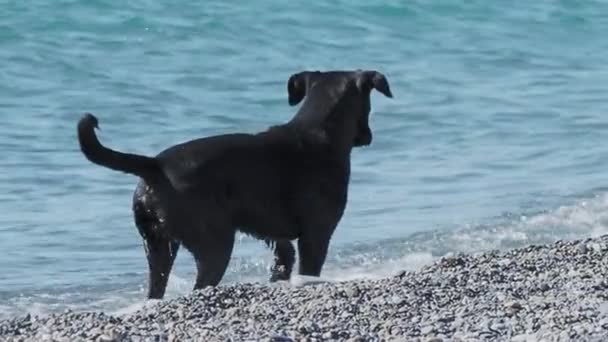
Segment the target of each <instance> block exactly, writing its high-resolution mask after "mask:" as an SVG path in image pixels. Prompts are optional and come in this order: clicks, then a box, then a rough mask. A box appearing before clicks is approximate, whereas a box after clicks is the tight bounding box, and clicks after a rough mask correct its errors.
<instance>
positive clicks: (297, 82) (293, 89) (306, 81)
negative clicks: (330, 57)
mask: <svg viewBox="0 0 608 342" xmlns="http://www.w3.org/2000/svg"><path fill="white" fill-rule="evenodd" d="M312 74H313V72H311V71H302V72H299V73H297V74H293V75H291V76H290V77H289V80H288V81H287V94H288V95H289V105H290V106H295V105H297V104H298V103H300V101H302V99H303V98H304V96H306V90H308V87H309V85H310V79H311V75H312Z"/></svg>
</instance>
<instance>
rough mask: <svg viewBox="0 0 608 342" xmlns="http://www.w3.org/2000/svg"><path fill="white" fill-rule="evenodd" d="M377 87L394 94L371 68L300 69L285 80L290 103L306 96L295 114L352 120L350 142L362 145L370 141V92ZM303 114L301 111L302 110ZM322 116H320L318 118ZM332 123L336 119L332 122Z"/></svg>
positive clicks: (325, 118)
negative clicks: (350, 69)
mask: <svg viewBox="0 0 608 342" xmlns="http://www.w3.org/2000/svg"><path fill="white" fill-rule="evenodd" d="M372 89H376V90H377V91H379V92H380V93H382V94H384V95H385V96H386V97H393V94H392V93H391V90H390V86H389V84H388V81H387V80H386V77H385V76H384V75H383V74H381V73H380V72H378V71H374V70H367V71H363V70H356V71H328V72H320V71H302V72H299V73H296V74H293V75H291V77H289V80H288V82H287V92H288V94H289V104H290V105H291V106H295V105H297V104H298V103H300V102H301V101H302V100H303V99H304V98H305V97H307V102H308V103H306V104H307V105H308V106H307V107H306V109H304V107H305V106H304V105H303V108H302V109H301V110H300V112H299V113H298V115H300V116H302V115H307V116H313V117H317V119H318V120H324V121H325V122H327V121H328V120H334V121H335V120H339V121H344V120H346V121H347V122H352V123H354V124H353V125H347V128H350V129H349V131H351V130H352V134H350V135H351V136H352V139H353V140H352V146H353V147H357V146H365V145H369V144H370V143H371V142H372V131H371V129H370V127H369V113H370V110H371V104H370V94H371V91H372ZM302 111H303V112H304V114H301V112H302ZM319 116H322V118H319ZM334 123H335V122H334Z"/></svg>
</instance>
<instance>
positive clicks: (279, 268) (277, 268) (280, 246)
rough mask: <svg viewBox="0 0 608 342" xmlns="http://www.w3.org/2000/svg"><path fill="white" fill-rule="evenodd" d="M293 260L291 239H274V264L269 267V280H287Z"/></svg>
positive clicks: (294, 256)
mask: <svg viewBox="0 0 608 342" xmlns="http://www.w3.org/2000/svg"><path fill="white" fill-rule="evenodd" d="M295 261H296V250H295V249H294V248H293V245H292V244H291V241H289V240H279V241H276V242H275V246H274V265H273V266H272V268H271V269H270V272H271V275H270V282H276V281H279V280H289V278H290V277H291V271H292V270H293V264H294V263H295Z"/></svg>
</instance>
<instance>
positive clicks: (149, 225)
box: [133, 203, 179, 299]
mask: <svg viewBox="0 0 608 342" xmlns="http://www.w3.org/2000/svg"><path fill="white" fill-rule="evenodd" d="M133 212H134V216H135V225H136V226H137V229H138V230H139V233H140V235H141V237H142V238H143V243H144V249H145V251H146V257H147V259H148V270H149V280H148V298H150V299H162V298H163V296H164V295H165V289H166V287H167V281H168V280H169V273H171V268H172V267H173V262H174V261H175V257H176V256H177V251H178V250H179V242H177V241H175V240H172V239H170V238H169V237H167V236H166V234H165V231H164V229H165V227H164V223H162V222H160V221H159V220H158V219H156V218H155V217H153V216H151V215H150V214H149V213H148V212H146V210H145V209H144V208H143V205H141V204H138V203H135V205H134V207H133Z"/></svg>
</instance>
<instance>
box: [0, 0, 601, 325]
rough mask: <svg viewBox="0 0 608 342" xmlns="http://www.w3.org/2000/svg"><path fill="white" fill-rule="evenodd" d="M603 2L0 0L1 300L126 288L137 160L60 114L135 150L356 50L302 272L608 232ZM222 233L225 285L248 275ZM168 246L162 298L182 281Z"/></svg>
mask: <svg viewBox="0 0 608 342" xmlns="http://www.w3.org/2000/svg"><path fill="white" fill-rule="evenodd" d="M607 32H608V2H606V1H584V2H583V1H579V2H575V1H558V0H538V1H533V2H524V1H516V2H513V1H511V2H508V1H487V0H486V1H482V0H473V1H448V0H437V1H422V0H413V1H397V0H389V1H380V0H365V1H363V0H353V1H328V0H319V1H314V2H312V1H311V2H305V1H299V0H298V1H290V2H279V1H270V0H260V1H251V2H236V1H232V2H231V1H215V0H212V1H204V2H203V1H201V2H190V1H183V0H177V1H173V2H168V1H166V2H160V1H150V0H130V1H124V2H119V1H110V0H90V1H84V0H57V1H50V0H34V1H15V0H0V61H1V63H0V317H7V316H12V315H16V314H24V313H26V312H30V313H36V314H40V313H48V312H55V311H61V310H64V309H66V308H71V309H74V310H102V309H103V310H106V311H109V312H120V311H121V310H129V308H132V307H133V306H137V305H140V304H141V303H142V302H143V300H144V298H145V289H146V282H147V265H146V261H145V256H144V251H143V247H142V243H141V239H140V237H139V235H138V233H137V231H136V229H135V226H134V223H133V218H132V216H131V209H130V205H131V196H132V192H133V189H134V186H135V184H136V182H137V179H136V178H135V177H133V176H129V175H124V174H120V173H116V172H113V171H110V170H108V169H105V168H102V167H99V166H96V165H93V164H91V163H90V162H88V161H87V160H86V159H85V158H84V157H83V155H82V154H81V153H80V151H79V149H78V144H77V141H76V122H77V120H78V119H79V118H80V116H81V114H82V113H83V112H85V111H90V112H92V113H95V114H96V115H97V116H98V117H99V119H100V122H101V131H99V135H100V139H101V140H102V141H103V142H104V143H105V144H107V145H109V146H112V147H114V148H116V149H119V150H122V151H130V152H136V153H143V154H148V155H152V154H156V153H157V152H159V151H160V150H162V149H164V148H165V147H168V146H170V145H172V144H175V143H178V142H182V141H185V140H188V139H192V138H196V137H201V136H205V135H211V134H220V133H228V132H235V131H244V132H255V131H259V130H262V129H264V128H266V127H267V126H269V125H273V124H277V123H280V122H283V121H286V120H288V119H289V118H290V117H291V116H292V115H293V114H294V113H295V111H296V110H297V108H294V107H290V106H288V104H287V93H286V82H287V78H288V77H289V75H291V74H292V73H295V72H298V71H301V70H304V69H311V70H316V69H319V70H329V69H356V68H362V69H375V70H378V71H380V72H382V73H384V74H385V75H386V77H387V78H388V80H389V83H390V85H391V88H392V91H393V94H394V96H395V97H394V99H388V98H385V97H383V96H382V95H380V94H379V93H374V95H372V111H373V113H372V116H371V125H372V129H373V130H374V139H375V140H374V143H373V144H372V145H371V146H369V147H367V148H364V149H358V150H356V151H355V152H354V153H353V165H352V182H351V187H350V200H349V204H348V207H347V210H346V213H345V216H344V218H343V220H342V222H341V224H340V226H339V227H338V229H337V231H336V234H335V236H334V239H333V240H332V245H331V247H330V248H331V249H330V257H329V260H328V261H327V264H326V266H325V268H324V272H323V276H324V277H325V278H327V279H330V280H344V279H353V278H363V277H382V276H387V275H390V274H392V273H393V272H396V271H397V270H399V269H416V268H419V267H420V266H422V265H424V264H427V263H429V262H431V261H432V260H433V259H434V258H437V257H439V256H442V255H445V254H446V253H455V252H479V251H483V250H488V249H493V248H498V249H503V248H513V247H518V246H524V245H528V244H532V243H544V242H551V241H555V240H557V239H574V238H584V237H589V236H596V235H599V234H604V233H607V232H608V173H607V170H608V88H607V84H608V83H607V81H608V39H607V38H606V35H607ZM271 261H272V259H271V253H270V251H268V250H267V249H265V248H264V246H263V244H262V243H260V242H257V241H254V240H252V239H250V238H248V237H240V238H239V240H238V241H237V245H236V247H235V252H234V256H233V259H232V261H231V263H230V266H229V270H228V273H227V275H226V277H225V278H224V280H223V283H224V284H227V283H233V282H244V281H259V282H266V279H267V278H268V275H269V271H268V267H269V266H270V263H271ZM194 271H195V267H194V263H193V261H192V259H191V257H190V255H189V254H188V253H186V252H185V250H182V251H180V254H179V256H178V259H177V265H176V267H175V269H174V273H173V275H172V277H171V278H170V284H169V290H168V297H175V296H178V295H182V294H186V293H188V292H189V291H190V290H191V287H192V285H193V283H194Z"/></svg>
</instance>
